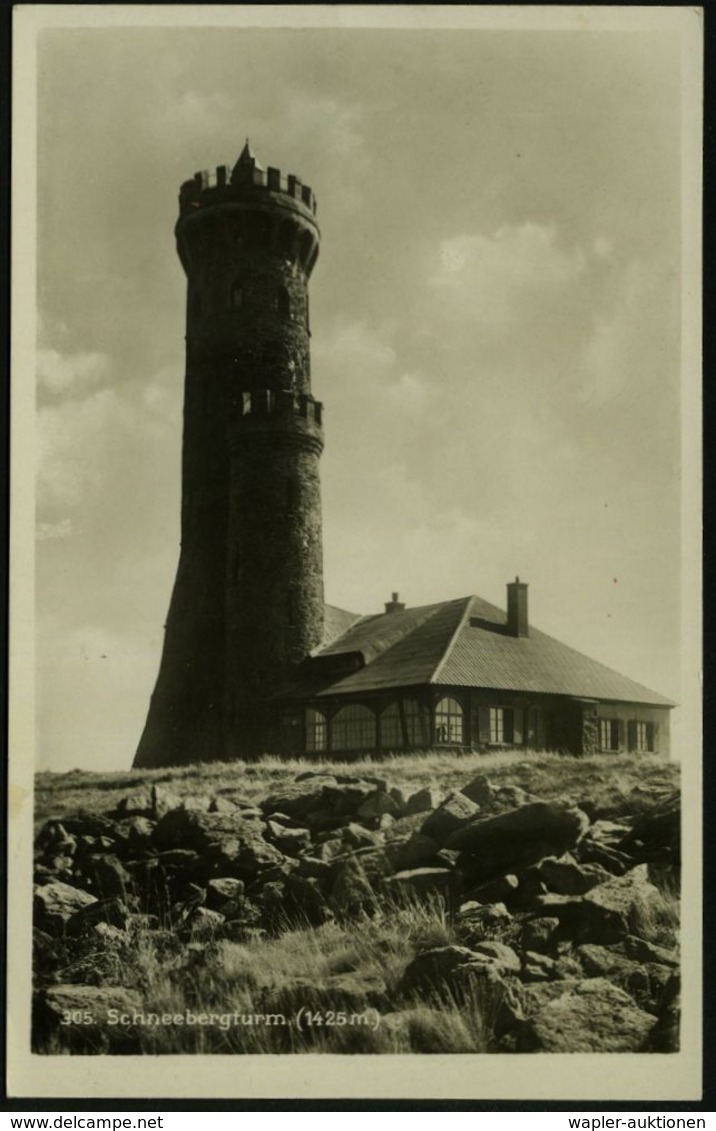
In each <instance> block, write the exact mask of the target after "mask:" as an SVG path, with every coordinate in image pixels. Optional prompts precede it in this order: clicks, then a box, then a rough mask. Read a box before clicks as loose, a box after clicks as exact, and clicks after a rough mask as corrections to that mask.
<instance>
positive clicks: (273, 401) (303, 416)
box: [229, 389, 323, 455]
mask: <svg viewBox="0 0 716 1131" xmlns="http://www.w3.org/2000/svg"><path fill="white" fill-rule="evenodd" d="M268 435H270V437H271V441H272V443H274V444H276V443H279V444H280V443H288V444H291V445H294V444H298V445H301V446H305V447H309V448H311V449H312V450H313V451H314V452H315V453H316V455H320V453H321V452H322V451H323V404H322V403H321V401H316V400H314V399H313V397H312V396H309V395H305V394H301V395H296V394H295V393H292V392H291V391H290V390H287V389H280V390H274V389H253V390H251V391H246V392H242V393H240V394H239V399H238V402H237V404H236V407H235V408H234V410H233V411H232V413H231V415H230V419H229V443H230V445H232V446H234V445H237V446H238V447H239V448H240V447H242V446H243V444H244V443H245V441H246V440H247V439H249V438H251V437H252V436H253V437H262V438H265V437H267V436H268Z"/></svg>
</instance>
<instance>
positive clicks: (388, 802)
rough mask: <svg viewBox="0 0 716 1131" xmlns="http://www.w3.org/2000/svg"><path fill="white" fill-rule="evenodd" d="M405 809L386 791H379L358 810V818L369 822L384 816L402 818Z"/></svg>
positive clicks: (368, 798) (367, 798)
mask: <svg viewBox="0 0 716 1131" xmlns="http://www.w3.org/2000/svg"><path fill="white" fill-rule="evenodd" d="M402 812H403V807H402V806H401V805H399V803H398V801H397V800H396V799H395V798H394V797H392V796H391V794H390V793H387V792H386V791H385V790H377V792H376V793H372V794H371V795H370V797H366V799H365V801H363V802H362V803H361V804H360V805H359V806H358V809H357V810H356V816H357V817H358V818H359V819H360V820H362V821H369V820H371V819H374V818H379V817H383V816H390V817H400V816H401V815H402Z"/></svg>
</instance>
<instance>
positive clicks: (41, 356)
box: [37, 349, 110, 396]
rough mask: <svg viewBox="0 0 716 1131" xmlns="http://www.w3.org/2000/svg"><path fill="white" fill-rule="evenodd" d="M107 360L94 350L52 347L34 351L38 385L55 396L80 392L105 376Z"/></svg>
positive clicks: (97, 382) (107, 366) (95, 385)
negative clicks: (73, 351)
mask: <svg viewBox="0 0 716 1131" xmlns="http://www.w3.org/2000/svg"><path fill="white" fill-rule="evenodd" d="M109 372H110V362H109V358H108V356H107V355H106V354H104V353H100V352H98V351H96V350H95V351H92V352H88V353H70V354H63V353H60V352H59V350H56V349H40V350H38V351H37V383H38V388H39V389H40V390H41V391H43V392H47V393H51V394H53V395H56V396H59V395H62V394H69V395H72V396H75V395H82V394H84V393H86V392H87V391H88V390H89V389H94V388H96V387H97V386H98V385H101V384H102V383H103V382H104V381H106V380H107V377H108V375H109Z"/></svg>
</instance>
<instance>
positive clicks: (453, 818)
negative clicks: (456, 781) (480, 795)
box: [420, 790, 480, 848]
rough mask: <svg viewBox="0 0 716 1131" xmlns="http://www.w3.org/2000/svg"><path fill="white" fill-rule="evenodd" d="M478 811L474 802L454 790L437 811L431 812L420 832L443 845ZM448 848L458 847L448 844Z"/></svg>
mask: <svg viewBox="0 0 716 1131" xmlns="http://www.w3.org/2000/svg"><path fill="white" fill-rule="evenodd" d="M479 811H480V810H479V806H477V805H476V804H475V802H474V801H470V798H469V797H466V796H465V794H464V793H460V792H459V791H457V790H455V791H454V792H453V793H449V794H448V796H447V797H446V798H445V800H444V801H443V802H442V803H441V804H440V805H439V806H438V808H437V809H435V810H433V812H432V813H431V814H430V816H429V817H428V818H427V819H426V820H425V821H424V822H423V824H422V826H421V830H420V831H421V832H422V833H424V835H425V836H430V837H433V838H434V839H435V840H437V841H438V842H439V843H440V844H444V843H445V842H446V841H447V840H448V838H449V837H450V835H451V834H454V833H456V832H457V830H459V829H461V828H462V827H463V825H465V823H466V822H467V821H470V820H471V819H472V818H473V817H475V816H476V814H477V813H479ZM448 847H449V848H456V847H458V846H457V845H453V844H448Z"/></svg>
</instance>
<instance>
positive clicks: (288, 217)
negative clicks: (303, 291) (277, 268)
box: [176, 142, 320, 278]
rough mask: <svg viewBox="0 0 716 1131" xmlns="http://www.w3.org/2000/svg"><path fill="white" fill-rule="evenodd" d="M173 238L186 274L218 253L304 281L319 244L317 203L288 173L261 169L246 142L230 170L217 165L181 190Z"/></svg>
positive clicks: (186, 182) (194, 177) (272, 169)
mask: <svg viewBox="0 0 716 1131" xmlns="http://www.w3.org/2000/svg"><path fill="white" fill-rule="evenodd" d="M176 237H177V248H178V251H179V257H180V259H181V261H182V264H183V266H184V269H185V271H186V272H187V274H188V275H191V274H192V272H193V270H194V268H195V267H196V266H198V265H201V264H206V263H207V262H213V260H214V259H215V257H216V254H217V253H219V254H223V256H224V257H225V256H226V255H230V254H233V255H237V254H239V255H256V254H259V255H262V256H266V255H268V256H270V257H272V258H273V259H275V260H277V261H284V262H289V263H291V264H295V265H296V266H298V267H300V269H301V270H302V272H303V273H304V275H305V276H306V278H308V277H309V276H310V274H311V272H312V270H313V268H314V266H315V263H316V259H317V258H318V247H319V243H320V231H319V229H318V225H317V223H316V198H315V196H314V194H313V191H312V189H311V188H310V187H309V186H308V185H304V184H303V182H302V181H301V180H300V178H299V177H296V176H294V175H293V174H292V173H291V174H289V175H288V176H286V177H284V176H283V174H282V173H281V171H280V170H279V169H275V168H273V167H269V168H268V169H264V168H263V166H261V165H260V164H259V163H258V161H257V159H256V157H255V156H254V154H253V153H252V152H251V149H250V148H249V145H248V142H247V143H246V146H245V147H244V149H243V151H242V153H241V156H240V157H239V159H238V161H237V162H236V165H235V166H234V168H233V169H230V168H229V166H228V165H219V166H218V167H217V169H216V172H215V173H209V172H207V171H204V172H199V173H195V174H194V176H193V177H192V179H191V180H189V181H185V182H184V184H183V185H182V186H181V189H180V192H179V219H178V221H177V225H176ZM219 249H221V252H219Z"/></svg>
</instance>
